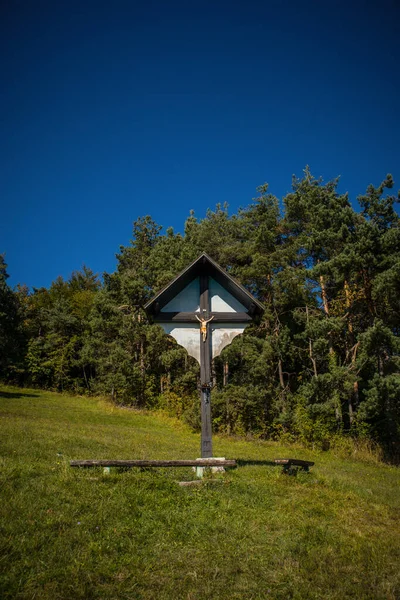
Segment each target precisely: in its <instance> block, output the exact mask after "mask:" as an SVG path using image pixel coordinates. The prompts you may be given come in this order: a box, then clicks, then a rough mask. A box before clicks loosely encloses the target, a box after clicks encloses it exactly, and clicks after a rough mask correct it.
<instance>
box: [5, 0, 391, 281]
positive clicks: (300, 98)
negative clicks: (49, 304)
mask: <svg viewBox="0 0 400 600" xmlns="http://www.w3.org/2000/svg"><path fill="white" fill-rule="evenodd" d="M399 22H400V4H399V3H398V2H397V0H393V1H390V0H381V1H379V2H378V1H375V2H372V1H368V2H367V1H365V2H361V1H358V0H347V1H346V2H344V1H335V0H331V1H326V2H325V1H321V0H315V1H307V0H305V1H303V2H300V1H299V0H298V1H290V0H287V1H274V0H264V1H259V2H258V1H254V0H246V1H245V0H242V1H237V2H235V1H232V0H231V1H224V0H213V1H208V0H206V1H205V0H203V1H201V2H200V1H195V0H185V1H183V2H175V1H174V0H168V1H165V0H160V1H148V0H146V1H140V2H135V1H134V0H129V1H127V2H122V1H120V0H114V2H104V3H103V2H102V1H101V0H96V1H94V2H91V1H89V0H79V1H74V0H69V1H68V2H62V1H61V0H56V1H54V0H51V1H50V0H49V1H42V2H41V1H40V0H36V1H33V0H25V1H18V0H3V2H2V3H1V8H0V49H1V56H2V61H1V66H0V76H1V96H0V98H1V113H0V115H1V116H0V123H1V125H0V140H1V170H0V193H1V196H0V197H1V202H2V206H1V210H0V252H6V261H7V263H8V265H9V267H8V271H9V273H10V275H11V277H10V280H9V282H10V283H11V284H12V285H15V284H16V283H18V282H20V283H26V284H28V285H29V286H35V287H40V286H42V285H44V286H48V285H49V284H50V283H51V281H52V280H54V279H55V278H56V277H57V276H58V275H62V276H64V277H68V276H69V275H70V273H71V272H72V271H73V270H75V269H79V268H80V267H81V266H82V264H83V263H85V264H87V265H88V266H89V267H91V268H92V269H93V270H94V271H97V272H100V273H102V272H103V271H113V270H114V268H115V264H116V261H115V253H116V252H117V251H118V248H119V245H120V244H122V245H126V244H128V242H129V239H130V237H131V231H132V222H133V221H134V220H135V219H136V218H137V217H138V216H140V215H145V214H150V215H151V216H152V217H153V218H154V219H155V220H156V221H157V222H158V223H160V224H161V225H163V226H164V227H168V226H173V227H174V229H176V230H178V231H179V230H182V228H183V223H184V221H185V219H186V217H187V216H188V214H189V210H190V209H194V210H195V212H196V215H197V216H198V217H203V216H204V215H205V211H206V209H207V208H208V207H210V208H213V207H215V204H216V203H217V202H224V201H227V202H228V203H229V205H230V210H231V211H232V212H234V211H236V210H237V208H238V207H239V206H241V205H242V206H244V205H247V204H248V203H249V201H251V199H252V197H253V196H255V188H256V186H258V185H260V184H261V183H263V182H265V181H268V182H269V183H270V191H271V192H273V193H275V194H276V195H277V196H278V197H282V196H283V195H284V194H286V193H287V192H288V191H289V189H290V185H291V176H292V174H293V173H295V174H296V175H299V176H300V175H301V174H302V169H303V168H304V166H305V165H306V164H309V165H310V166H311V169H312V171H313V173H314V174H315V175H316V176H319V175H322V176H323V177H324V178H325V179H330V178H332V177H335V176H337V175H340V176H341V184H340V190H341V191H349V193H350V197H351V199H352V200H355V198H356V196H357V195H358V194H360V193H362V192H363V191H364V190H365V188H366V186H367V185H368V184H369V183H371V182H372V183H374V184H378V183H379V182H380V181H381V180H382V178H383V177H384V176H385V175H386V173H387V172H391V173H392V174H393V176H394V178H395V183H396V189H397V188H398V187H400V145H399V139H400V118H399V112H400V83H399V81H400V78H399V70H400V44H399V41H398V27H399Z"/></svg>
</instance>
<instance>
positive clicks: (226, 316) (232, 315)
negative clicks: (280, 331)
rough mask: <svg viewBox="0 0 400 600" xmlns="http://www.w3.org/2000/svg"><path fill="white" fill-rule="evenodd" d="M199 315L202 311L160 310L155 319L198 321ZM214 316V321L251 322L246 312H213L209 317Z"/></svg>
mask: <svg viewBox="0 0 400 600" xmlns="http://www.w3.org/2000/svg"><path fill="white" fill-rule="evenodd" d="M198 317H200V313H190V312H160V313H158V315H157V316H156V317H154V321H155V322H156V323H170V322H171V321H172V322H177V323H198ZM210 317H212V322H213V323H249V322H250V321H251V317H250V315H248V314H247V313H244V312H240V313H239V312H225V313H224V312H211V313H209V316H208V317H207V319H209V318H210Z"/></svg>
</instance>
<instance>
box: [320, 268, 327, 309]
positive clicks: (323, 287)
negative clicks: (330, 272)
mask: <svg viewBox="0 0 400 600" xmlns="http://www.w3.org/2000/svg"><path fill="white" fill-rule="evenodd" d="M319 283H320V286H321V297H322V304H323V307H324V312H325V314H326V315H329V303H328V296H327V294H326V285H325V280H324V277H323V275H320V277H319Z"/></svg>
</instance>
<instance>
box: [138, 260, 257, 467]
mask: <svg viewBox="0 0 400 600" xmlns="http://www.w3.org/2000/svg"><path fill="white" fill-rule="evenodd" d="M145 309H146V311H147V313H148V315H149V317H150V318H151V319H152V320H153V321H155V322H156V323H159V324H160V325H161V326H162V328H163V329H164V331H165V332H166V333H167V334H169V335H171V336H172V337H173V338H175V340H176V341H177V342H178V344H180V345H181V346H183V347H184V348H186V350H187V352H188V354H190V355H191V356H193V357H194V358H195V359H196V360H197V361H198V363H199V364H200V387H201V457H202V458H211V457H212V435H211V433H212V432H211V363H212V360H213V359H214V358H215V357H216V356H218V355H219V354H220V352H221V351H222V350H223V348H225V346H227V345H228V344H230V343H231V341H232V340H233V338H234V337H236V336H237V335H240V334H241V333H243V331H244V329H245V328H246V327H247V325H249V323H250V322H251V321H252V319H253V318H254V317H255V316H256V315H258V314H261V313H262V312H263V310H264V307H263V306H262V304H261V303H260V302H259V301H258V300H256V298H254V297H253V296H252V295H251V294H250V292H248V291H247V290H246V289H245V288H244V287H243V286H242V285H240V283H238V282H237V281H236V280H235V279H233V277H231V276H230V275H229V274H228V273H226V271H224V270H223V269H222V268H221V267H220V266H219V265H218V264H217V263H216V262H215V261H213V260H212V259H211V258H210V257H209V256H208V255H207V254H205V253H203V254H202V255H201V256H199V257H198V258H197V259H196V260H195V261H194V262H193V263H191V264H190V265H189V266H188V267H187V268H186V269H185V270H184V271H182V273H180V274H179V275H178V276H177V277H176V278H175V279H173V280H172V281H171V282H170V283H169V284H168V285H167V286H166V287H164V288H163V289H162V290H161V291H160V292H159V293H158V294H157V295H156V296H155V297H154V298H153V299H152V300H150V301H149V302H148V303H147V304H146V305H145Z"/></svg>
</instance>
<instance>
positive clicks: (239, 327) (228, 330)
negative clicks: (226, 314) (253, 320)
mask: <svg viewBox="0 0 400 600" xmlns="http://www.w3.org/2000/svg"><path fill="white" fill-rule="evenodd" d="M246 327H247V323H243V324H241V323H240V324H238V323H215V324H214V325H212V357H213V358H215V357H216V356H218V355H219V354H221V352H222V350H223V349H224V348H225V346H228V345H229V344H230V343H231V342H232V340H233V338H235V337H236V336H237V335H240V334H241V333H243V331H244V330H245V329H246Z"/></svg>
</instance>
